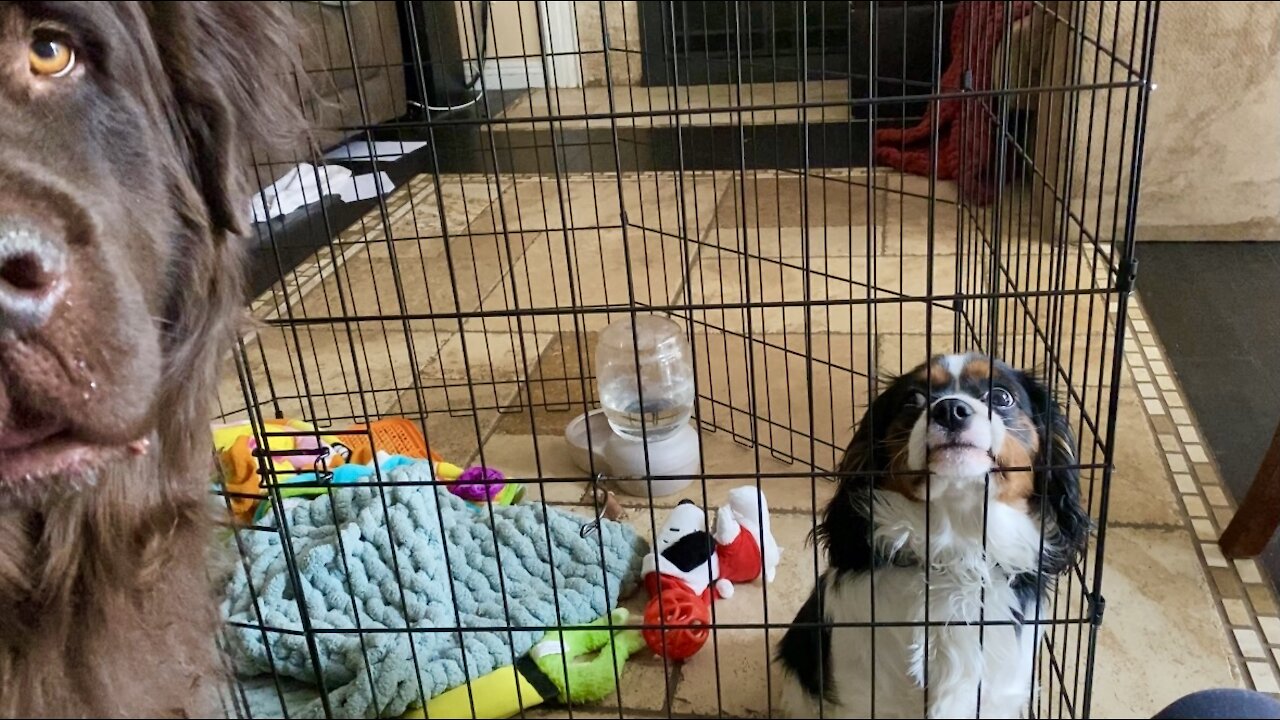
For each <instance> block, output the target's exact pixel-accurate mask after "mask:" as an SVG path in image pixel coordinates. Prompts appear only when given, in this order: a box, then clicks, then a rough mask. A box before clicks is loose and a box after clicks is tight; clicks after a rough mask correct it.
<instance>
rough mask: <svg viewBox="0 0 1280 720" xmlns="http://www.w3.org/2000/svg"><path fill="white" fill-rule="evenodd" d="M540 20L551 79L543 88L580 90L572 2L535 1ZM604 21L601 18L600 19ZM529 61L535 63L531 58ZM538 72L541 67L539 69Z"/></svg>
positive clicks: (562, 0) (576, 18)
mask: <svg viewBox="0 0 1280 720" xmlns="http://www.w3.org/2000/svg"><path fill="white" fill-rule="evenodd" d="M537 6H538V12H539V13H540V15H541V19H542V53H543V56H544V57H545V56H547V55H550V57H547V69H548V70H549V71H550V72H551V77H548V78H545V83H546V87H555V88H573V87H582V68H581V67H580V66H579V64H578V60H579V58H578V54H577V53H578V14H577V12H576V11H575V8H574V3H573V2H572V1H571V0H538V2H537ZM602 20H603V19H602ZM529 62H531V63H532V62H536V61H535V60H533V59H532V58H531V59H530V60H529ZM539 70H541V68H539Z"/></svg>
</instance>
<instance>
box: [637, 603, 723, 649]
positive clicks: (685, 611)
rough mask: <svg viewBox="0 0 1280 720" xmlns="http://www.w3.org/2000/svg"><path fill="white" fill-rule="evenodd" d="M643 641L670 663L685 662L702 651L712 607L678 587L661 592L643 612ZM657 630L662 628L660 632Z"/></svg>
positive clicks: (708, 632) (709, 628)
mask: <svg viewBox="0 0 1280 720" xmlns="http://www.w3.org/2000/svg"><path fill="white" fill-rule="evenodd" d="M644 624H645V625H646V626H651V627H646V628H645V629H644V631H643V634H644V641H645V643H646V644H647V645H648V646H649V649H650V650H652V651H653V652H655V653H657V654H658V655H664V656H666V657H667V658H668V659H670V660H677V661H679V660H687V659H688V658H691V657H693V656H694V654H696V653H697V652H698V651H699V650H701V649H702V646H703V645H705V644H706V643H707V636H708V635H709V634H710V632H711V607H710V606H709V605H708V604H707V602H706V601H705V600H703V599H702V598H701V597H699V596H697V595H694V594H693V593H692V592H691V591H690V590H688V589H687V588H684V587H679V586H669V587H667V588H664V589H663V590H662V592H660V593H659V594H658V595H657V597H653V598H650V600H649V604H648V605H646V606H645V608H644ZM658 626H665V627H666V628H667V629H666V630H662V629H660V628H659V627H658Z"/></svg>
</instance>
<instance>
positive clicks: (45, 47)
mask: <svg viewBox="0 0 1280 720" xmlns="http://www.w3.org/2000/svg"><path fill="white" fill-rule="evenodd" d="M27 64H28V65H29V66H30V67H31V74H33V75H40V76H43V77H55V78H60V77H66V76H67V75H69V74H70V73H71V71H72V70H74V69H75V67H76V51H75V50H73V49H72V48H71V46H70V45H68V44H67V43H65V42H62V41H61V40H58V39H56V38H52V37H38V38H36V39H35V40H32V41H31V44H30V45H29V46H27Z"/></svg>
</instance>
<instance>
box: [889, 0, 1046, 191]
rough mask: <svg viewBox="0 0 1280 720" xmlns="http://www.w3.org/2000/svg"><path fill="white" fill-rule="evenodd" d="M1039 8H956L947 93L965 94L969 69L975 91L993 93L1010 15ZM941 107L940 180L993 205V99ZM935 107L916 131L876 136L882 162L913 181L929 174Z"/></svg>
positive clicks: (1020, 3)
mask: <svg viewBox="0 0 1280 720" xmlns="http://www.w3.org/2000/svg"><path fill="white" fill-rule="evenodd" d="M1032 5H1033V3H1031V2H1026V1H1024V0H1017V1H1015V2H1013V3H1006V2H991V1H989V0H974V1H973V2H963V3H960V4H959V7H957V8H956V12H955V15H954V17H953V19H952V23H951V62H950V64H949V65H947V69H946V70H945V71H944V72H943V73H942V78H941V92H943V93H955V92H959V91H960V89H961V83H962V81H963V79H964V72H965V70H966V69H969V70H972V78H973V79H972V82H973V89H974V90H977V91H983V90H988V89H990V87H991V68H992V63H993V61H995V58H993V56H994V54H995V52H996V47H997V46H999V44H1000V41H1001V40H1002V39H1003V38H1004V24H1005V18H1004V11H1005V8H1006V7H1009V8H1010V11H1011V12H1012V14H1013V21H1017V20H1018V19H1019V18H1021V17H1023V16H1024V15H1026V14H1027V13H1028V12H1030V11H1031V8H1032ZM934 102H935V103H937V107H938V127H937V137H938V165H937V170H938V179H940V180H955V181H956V182H957V184H958V185H959V187H960V192H961V194H962V195H963V196H964V198H965V199H967V200H969V201H971V202H976V203H980V204H986V203H989V202H991V200H992V198H993V196H994V194H995V185H996V182H997V177H996V174H995V168H994V167H993V162H994V161H993V155H994V148H993V147H992V145H993V143H994V140H995V138H994V135H995V132H994V130H995V123H996V121H995V120H994V119H993V117H994V116H993V114H992V112H991V107H992V102H991V98H990V97H970V98H952V99H945V100H935V101H934ZM932 123H933V107H932V105H931V106H930V108H929V110H928V111H926V112H925V116H924V119H923V120H921V121H920V124H918V125H916V126H915V127H913V128H906V129H898V128H888V129H883V130H879V131H877V132H876V142H875V153H876V162H878V163H879V164H881V165H888V166H890V167H893V168H897V169H898V170H902V171H904V172H908V173H911V174H913V175H925V176H928V174H929V142H930V137H931V136H932V135H933V132H934V130H933V126H932Z"/></svg>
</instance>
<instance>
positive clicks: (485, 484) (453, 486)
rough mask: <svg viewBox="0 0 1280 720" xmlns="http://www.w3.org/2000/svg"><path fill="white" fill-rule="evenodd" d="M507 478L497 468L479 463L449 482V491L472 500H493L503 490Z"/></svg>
mask: <svg viewBox="0 0 1280 720" xmlns="http://www.w3.org/2000/svg"><path fill="white" fill-rule="evenodd" d="M506 479H507V478H506V476H505V475H503V474H502V473H501V472H499V471H497V470H494V469H492V468H487V467H484V466H483V465H477V466H476V467H470V468H467V469H466V470H463V471H462V474H461V475H459V476H458V479H457V480H454V481H453V482H451V483H449V492H451V493H453V494H454V495H457V496H458V497H460V498H462V499H463V500H470V501H471V502H480V501H482V500H492V499H494V498H496V497H497V496H498V494H499V493H501V492H502V488H503V487H504V486H505V485H506V483H505V482H504V481H505V480H506Z"/></svg>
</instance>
